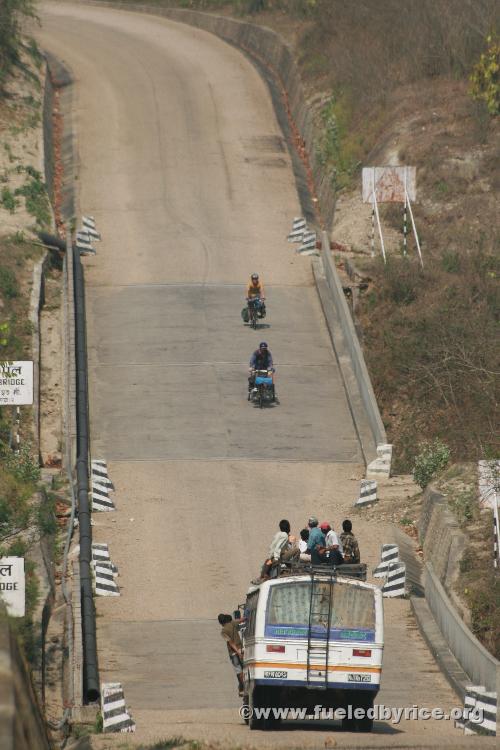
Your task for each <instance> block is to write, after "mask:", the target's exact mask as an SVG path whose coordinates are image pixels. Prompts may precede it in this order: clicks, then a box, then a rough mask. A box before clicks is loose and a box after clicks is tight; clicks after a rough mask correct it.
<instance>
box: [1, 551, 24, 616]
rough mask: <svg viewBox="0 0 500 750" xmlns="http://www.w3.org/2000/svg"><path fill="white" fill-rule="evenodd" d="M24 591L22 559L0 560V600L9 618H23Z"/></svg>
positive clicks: (5, 558) (7, 558) (9, 558)
mask: <svg viewBox="0 0 500 750" xmlns="http://www.w3.org/2000/svg"><path fill="white" fill-rule="evenodd" d="M25 591H26V583H25V574H24V557H2V558H0V598H2V599H3V601H4V602H5V606H6V607H7V613H8V614H9V615H10V616H11V617H24V615H25V612H26V596H25Z"/></svg>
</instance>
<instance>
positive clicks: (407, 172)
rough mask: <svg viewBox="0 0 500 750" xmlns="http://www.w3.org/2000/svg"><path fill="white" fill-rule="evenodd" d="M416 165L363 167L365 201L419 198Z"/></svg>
mask: <svg viewBox="0 0 500 750" xmlns="http://www.w3.org/2000/svg"><path fill="white" fill-rule="evenodd" d="M416 172H417V170H416V167H363V203H373V192H374V191H375V196H376V198H377V203H406V195H405V187H406V192H407V195H408V198H409V199H410V200H411V201H412V202H415V200H416V198H417V187H416V184H417V177H416Z"/></svg>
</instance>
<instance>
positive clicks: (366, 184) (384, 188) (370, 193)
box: [363, 166, 424, 267]
mask: <svg viewBox="0 0 500 750" xmlns="http://www.w3.org/2000/svg"><path fill="white" fill-rule="evenodd" d="M416 197H417V188H416V168H415V167H408V166H404V167H391V166H387V167H363V203H371V206H372V227H371V255H372V257H373V256H374V254H375V220H376V221H377V226H378V232H379V237H380V245H381V249H382V255H383V257H384V262H385V261H386V252H385V246H384V238H383V235H382V227H381V224H380V215H379V210H378V204H379V203H402V204H403V254H404V255H405V256H406V254H407V252H408V216H407V215H408V213H409V214H410V221H411V227H412V229H413V234H414V235H415V243H416V246H417V251H418V256H419V259H420V264H421V265H422V267H423V265H424V262H423V259H422V251H421V248H420V241H419V238H418V234H417V227H416V225H415V219H414V217H413V211H412V207H411V202H412V201H413V202H415V200H416Z"/></svg>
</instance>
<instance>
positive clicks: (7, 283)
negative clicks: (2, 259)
mask: <svg viewBox="0 0 500 750" xmlns="http://www.w3.org/2000/svg"><path fill="white" fill-rule="evenodd" d="M0 294H2V296H3V297H7V299H13V298H14V297H17V296H18V295H19V283H18V281H17V278H16V274H15V273H14V271H12V269H10V268H7V267H6V266H0Z"/></svg>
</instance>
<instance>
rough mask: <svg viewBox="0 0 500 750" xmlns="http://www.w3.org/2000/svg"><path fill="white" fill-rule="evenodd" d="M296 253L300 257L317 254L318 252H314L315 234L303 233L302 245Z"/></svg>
mask: <svg viewBox="0 0 500 750" xmlns="http://www.w3.org/2000/svg"><path fill="white" fill-rule="evenodd" d="M297 252H298V253H300V254H301V255H313V254H315V255H317V254H318V251H317V250H316V232H304V236H303V238H302V244H301V246H300V247H299V249H298V250H297Z"/></svg>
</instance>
